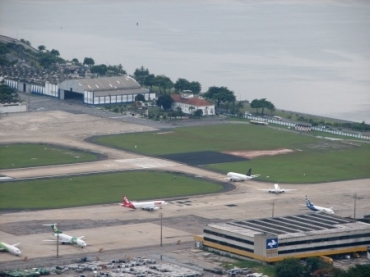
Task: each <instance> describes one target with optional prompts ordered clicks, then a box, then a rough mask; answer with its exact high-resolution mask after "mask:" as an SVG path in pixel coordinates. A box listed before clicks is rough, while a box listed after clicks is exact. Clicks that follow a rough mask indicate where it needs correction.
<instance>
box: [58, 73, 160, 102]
mask: <svg viewBox="0 0 370 277" xmlns="http://www.w3.org/2000/svg"><path fill="white" fill-rule="evenodd" d="M58 86H59V98H60V99H65V98H79V99H83V103H86V104H91V105H101V104H118V103H129V102H135V97H136V96H137V95H138V94H142V95H143V96H144V98H145V100H146V101H148V100H152V99H154V98H155V93H150V91H149V90H148V89H145V88H142V87H141V86H140V84H139V83H138V82H136V80H135V79H133V78H131V77H130V76H127V75H125V76H117V77H99V78H86V79H69V80H65V81H63V82H61V83H60V84H59V85H58Z"/></svg>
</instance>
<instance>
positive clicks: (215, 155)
mask: <svg viewBox="0 0 370 277" xmlns="http://www.w3.org/2000/svg"><path fill="white" fill-rule="evenodd" d="M159 157H160V158H164V159H167V160H171V161H175V162H179V163H184V164H187V165H190V166H199V165H206V164H217V163H233V162H240V161H245V160H247V159H246V158H244V157H242V156H237V155H230V154H227V153H220V152H214V151H201V152H188V153H176V154H168V155H161V156H159Z"/></svg>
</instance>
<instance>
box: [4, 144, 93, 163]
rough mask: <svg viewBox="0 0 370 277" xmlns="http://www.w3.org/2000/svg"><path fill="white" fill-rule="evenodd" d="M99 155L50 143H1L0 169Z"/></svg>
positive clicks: (87, 159) (75, 161)
mask: <svg viewBox="0 0 370 277" xmlns="http://www.w3.org/2000/svg"><path fill="white" fill-rule="evenodd" d="M98 159H99V157H98V155H96V154H94V153H89V152H85V151H81V150H77V149H69V148H63V147H58V146H55V145H48V144H33V143H24V144H23V143H22V144H2V145H0V169H9V168H21V167H33V166H43V165H56V164H71V163H82V162H91V161H96V160H98Z"/></svg>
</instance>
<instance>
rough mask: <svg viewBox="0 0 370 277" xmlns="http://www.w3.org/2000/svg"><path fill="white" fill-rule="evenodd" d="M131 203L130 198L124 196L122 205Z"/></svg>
mask: <svg viewBox="0 0 370 277" xmlns="http://www.w3.org/2000/svg"><path fill="white" fill-rule="evenodd" d="M130 204H131V202H130V200H128V199H127V197H126V196H123V197H122V206H129V205H130Z"/></svg>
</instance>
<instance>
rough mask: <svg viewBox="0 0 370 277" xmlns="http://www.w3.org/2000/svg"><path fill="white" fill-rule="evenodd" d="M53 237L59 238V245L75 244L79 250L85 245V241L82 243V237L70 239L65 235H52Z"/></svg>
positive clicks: (70, 237)
mask: <svg viewBox="0 0 370 277" xmlns="http://www.w3.org/2000/svg"><path fill="white" fill-rule="evenodd" d="M54 236H55V237H59V242H60V243H61V244H67V243H68V244H76V245H78V246H80V247H81V248H83V247H85V246H86V245H87V244H86V242H85V241H83V240H82V239H81V238H82V237H72V236H69V235H67V234H63V233H62V234H54Z"/></svg>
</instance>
